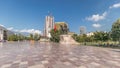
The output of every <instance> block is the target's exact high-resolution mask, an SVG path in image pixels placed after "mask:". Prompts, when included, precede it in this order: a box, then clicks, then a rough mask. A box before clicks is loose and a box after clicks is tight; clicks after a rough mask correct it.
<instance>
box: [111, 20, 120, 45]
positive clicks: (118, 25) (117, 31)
mask: <svg viewBox="0 0 120 68" xmlns="http://www.w3.org/2000/svg"><path fill="white" fill-rule="evenodd" d="M111 37H112V39H113V41H119V44H120V19H118V20H117V21H116V22H114V23H113V25H112V29H111Z"/></svg>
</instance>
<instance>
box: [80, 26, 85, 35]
mask: <svg viewBox="0 0 120 68" xmlns="http://www.w3.org/2000/svg"><path fill="white" fill-rule="evenodd" d="M80 34H86V27H85V26H80Z"/></svg>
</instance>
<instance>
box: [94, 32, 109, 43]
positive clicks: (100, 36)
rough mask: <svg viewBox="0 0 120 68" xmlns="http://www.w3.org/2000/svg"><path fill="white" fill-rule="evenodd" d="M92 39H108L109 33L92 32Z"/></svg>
mask: <svg viewBox="0 0 120 68" xmlns="http://www.w3.org/2000/svg"><path fill="white" fill-rule="evenodd" d="M93 36H94V40H95V41H108V40H109V34H108V33H107V32H102V31H101V32H95V33H94V35H93Z"/></svg>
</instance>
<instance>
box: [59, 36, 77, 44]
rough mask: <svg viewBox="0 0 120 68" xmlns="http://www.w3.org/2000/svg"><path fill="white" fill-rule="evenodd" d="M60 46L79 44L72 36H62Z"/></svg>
mask: <svg viewBox="0 0 120 68" xmlns="http://www.w3.org/2000/svg"><path fill="white" fill-rule="evenodd" d="M60 44H79V43H77V42H76V41H75V40H74V39H73V38H72V36H71V35H60Z"/></svg>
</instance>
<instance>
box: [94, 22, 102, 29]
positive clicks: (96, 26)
mask: <svg viewBox="0 0 120 68" xmlns="http://www.w3.org/2000/svg"><path fill="white" fill-rule="evenodd" d="M92 26H93V27H95V28H100V27H101V25H100V24H98V23H96V24H93V25H92Z"/></svg>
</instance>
